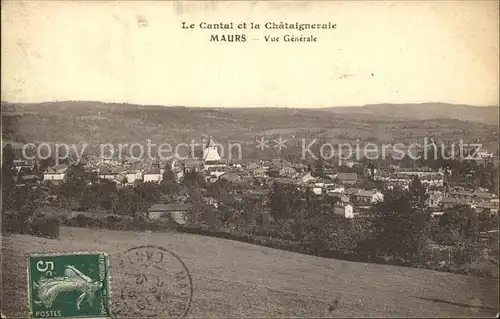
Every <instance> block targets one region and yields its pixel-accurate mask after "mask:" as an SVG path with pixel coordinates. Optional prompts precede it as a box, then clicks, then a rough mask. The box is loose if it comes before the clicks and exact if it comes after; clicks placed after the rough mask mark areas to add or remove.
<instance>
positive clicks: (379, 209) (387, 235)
mask: <svg viewBox="0 0 500 319" xmlns="http://www.w3.org/2000/svg"><path fill="white" fill-rule="evenodd" d="M413 201H414V197H413V196H412V195H411V193H409V192H406V191H402V190H394V191H389V192H386V193H385V194H384V201H383V202H381V203H379V204H377V205H376V206H375V207H374V209H373V210H374V216H375V220H374V234H375V241H376V242H377V244H378V247H377V250H378V252H379V253H380V254H381V255H386V256H391V257H392V258H395V259H404V260H411V259H412V258H414V257H416V256H417V255H418V254H419V252H420V250H421V248H422V247H423V245H424V242H425V235H426V234H425V231H426V223H427V222H428V221H429V216H430V215H429V214H427V212H425V211H423V210H420V209H418V207H415V206H414V205H413V204H412V202H413Z"/></svg>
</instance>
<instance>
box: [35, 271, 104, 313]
mask: <svg viewBox="0 0 500 319" xmlns="http://www.w3.org/2000/svg"><path fill="white" fill-rule="evenodd" d="M33 285H34V287H35V288H36V289H37V292H38V293H37V295H38V299H40V300H39V301H35V302H36V303H37V304H40V303H42V304H43V305H44V306H45V307H47V308H49V307H51V306H52V303H53V302H54V300H55V299H56V297H57V296H58V295H59V293H61V292H66V291H72V290H77V291H79V292H81V295H80V296H79V297H78V299H77V300H76V308H77V309H78V310H80V305H81V303H82V302H83V300H85V299H87V302H88V303H89V304H92V301H93V300H94V296H95V293H96V291H98V290H99V289H101V288H102V283H101V282H92V279H90V278H89V277H88V276H86V275H84V274H83V273H82V272H81V271H79V270H78V269H76V268H75V267H73V266H66V269H65V270H64V277H55V278H41V279H40V281H39V282H38V284H37V283H36V282H34V283H33Z"/></svg>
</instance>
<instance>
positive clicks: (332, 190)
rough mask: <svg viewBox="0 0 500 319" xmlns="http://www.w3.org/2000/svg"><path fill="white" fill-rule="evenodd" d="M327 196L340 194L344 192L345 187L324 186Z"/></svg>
mask: <svg viewBox="0 0 500 319" xmlns="http://www.w3.org/2000/svg"><path fill="white" fill-rule="evenodd" d="M326 192H327V194H342V193H344V192H345V187H344V186H342V185H336V184H329V185H327V186H326Z"/></svg>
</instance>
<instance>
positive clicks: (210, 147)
mask: <svg viewBox="0 0 500 319" xmlns="http://www.w3.org/2000/svg"><path fill="white" fill-rule="evenodd" d="M220 160H221V158H220V155H219V151H218V150H217V145H216V144H215V143H214V141H213V140H212V138H211V137H210V138H209V139H208V142H207V144H206V146H205V149H204V150H203V162H205V163H207V164H210V163H215V162H219V161H220Z"/></svg>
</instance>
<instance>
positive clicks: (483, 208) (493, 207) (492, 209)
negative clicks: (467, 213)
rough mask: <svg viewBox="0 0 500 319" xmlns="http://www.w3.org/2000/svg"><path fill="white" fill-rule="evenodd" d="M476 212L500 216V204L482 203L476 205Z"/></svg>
mask: <svg viewBox="0 0 500 319" xmlns="http://www.w3.org/2000/svg"><path fill="white" fill-rule="evenodd" d="M476 211H478V212H488V213H490V214H498V203H492V202H487V201H485V202H482V203H479V204H477V205H476Z"/></svg>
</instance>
